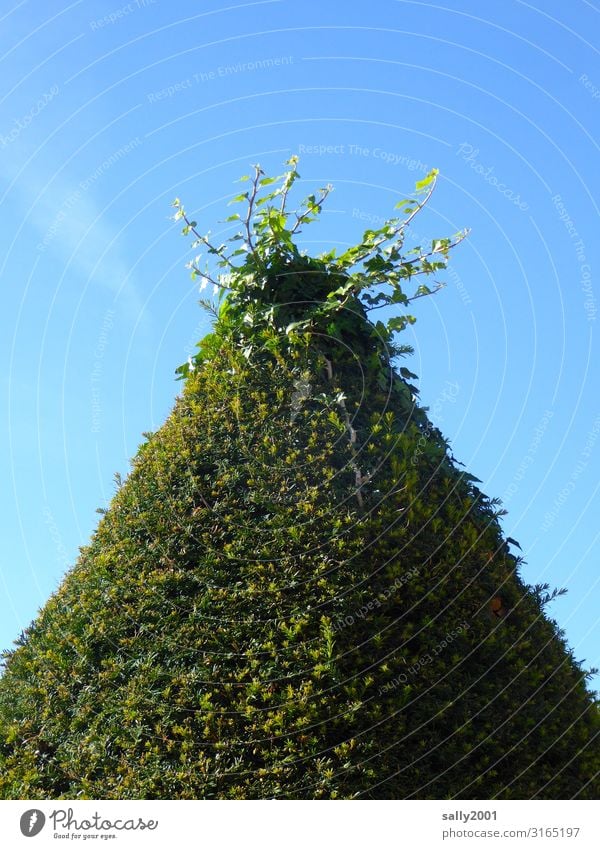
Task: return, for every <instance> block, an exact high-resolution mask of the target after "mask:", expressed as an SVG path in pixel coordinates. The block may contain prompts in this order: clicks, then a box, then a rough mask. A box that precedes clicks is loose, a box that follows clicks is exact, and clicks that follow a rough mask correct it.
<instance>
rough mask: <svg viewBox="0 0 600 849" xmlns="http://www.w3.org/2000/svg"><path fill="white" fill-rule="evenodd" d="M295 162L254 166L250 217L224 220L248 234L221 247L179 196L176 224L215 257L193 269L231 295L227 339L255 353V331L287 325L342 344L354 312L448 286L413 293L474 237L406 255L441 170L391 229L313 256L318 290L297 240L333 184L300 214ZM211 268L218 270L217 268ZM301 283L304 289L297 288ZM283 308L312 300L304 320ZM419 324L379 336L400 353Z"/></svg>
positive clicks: (367, 331) (396, 320)
mask: <svg viewBox="0 0 600 849" xmlns="http://www.w3.org/2000/svg"><path fill="white" fill-rule="evenodd" d="M286 165H287V166H288V169H287V170H286V171H285V172H284V173H283V174H280V175H279V176H276V177H270V176H267V175H265V173H264V171H263V170H262V169H261V167H260V166H259V165H254V166H253V168H254V175H253V176H250V175H247V174H246V175H244V176H243V177H241V178H240V182H243V183H250V185H249V186H248V188H247V190H246V191H243V192H240V193H239V194H237V195H235V196H234V197H233V198H232V199H231V201H230V202H229V203H230V204H237V203H242V204H245V206H246V212H245V213H234V214H233V215H230V216H228V217H227V218H226V219H225V222H224V223H226V224H230V223H239V226H240V228H241V229H240V230H238V231H237V232H236V233H234V234H233V235H232V236H230V237H228V238H227V240H226V241H225V242H224V243H222V244H220V245H216V244H214V243H213V242H212V240H211V238H210V233H207V234H206V235H202V234H200V233H199V232H198V231H197V223H196V221H193V220H190V218H189V217H188V216H187V214H186V212H185V210H184V208H183V206H182V204H181V201H180V200H179V198H176V199H175V200H174V201H173V206H174V207H175V209H176V212H175V215H174V216H173V220H175V221H180V220H181V221H183V224H184V226H183V228H182V233H183V235H185V236H189V235H190V234H191V235H193V236H194V241H193V243H192V247H193V248H195V247H198V246H202V247H203V248H204V251H205V254H206V264H205V266H204V267H203V268H200V265H199V263H200V259H201V256H200V255H199V256H197V257H196V258H195V259H194V260H192V261H191V262H189V263H188V267H189V268H190V270H191V272H192V278H193V279H196V278H199V279H200V288H201V289H202V288H204V287H205V286H207V285H208V284H209V283H212V285H213V293H217V292H221V294H223V293H224V292H225V291H227V292H228V293H229V295H228V305H229V311H228V313H227V321H225V317H224V316H221V315H219V319H218V323H219V332H220V333H221V334H224V335H227V334H228V333H233V334H238V336H239V342H240V344H243V346H244V350H245V351H247V352H251V351H252V350H253V347H254V343H253V341H252V338H251V336H252V332H258V331H259V329H260V330H261V332H262V330H264V329H265V328H266V327H272V328H277V329H278V330H279V332H282V333H284V335H285V336H286V337H288V339H289V338H290V335H293V334H295V333H296V332H302V331H309V332H315V333H317V334H318V333H319V332H326V333H327V334H329V335H330V336H331V337H333V338H334V339H339V340H341V339H343V338H344V334H347V333H348V328H347V324H348V323H347V322H346V321H345V314H346V313H347V311H348V309H350V308H351V307H352V305H359V307H360V310H361V311H362V314H363V315H364V312H365V311H366V312H367V313H368V312H369V311H370V310H374V309H380V308H383V307H392V306H396V307H397V306H400V307H406V306H407V305H408V304H409V303H410V302H411V301H412V300H414V299H416V298H420V297H424V296H426V295H431V294H434V293H435V292H437V291H438V290H439V289H440V288H442V285H443V284H440V283H436V285H435V286H434V287H429V286H427V285H425V284H424V283H421V284H420V285H418V286H417V288H416V290H414V291H413V293H412V294H410V293H407V292H406V291H405V289H406V286H407V283H411V284H412V278H413V277H416V276H419V275H423V276H428V275H431V274H435V273H436V272H437V271H441V270H443V269H445V267H446V263H447V259H448V254H449V251H450V250H451V248H452V247H454V246H455V245H457V244H458V243H459V242H460V241H462V239H463V238H464V237H465V236H466V232H461V233H457V234H455V236H453V237H451V238H441V239H432V241H431V247H430V248H428V249H422V248H421V247H420V246H419V247H418V248H412V249H410V250H408V251H404V250H403V245H404V239H405V235H406V230H407V227H408V226H409V225H410V223H411V221H412V219H413V218H414V217H415V215H417V213H418V212H420V211H421V210H422V209H423V208H424V206H425V205H426V204H427V202H428V200H429V198H430V197H431V194H432V192H433V190H434V188H435V185H436V181H437V177H438V171H437V169H435V168H434V169H432V170H431V171H430V172H429V174H427V176H426V177H425V178H424V179H422V180H419V181H418V182H417V183H416V185H415V192H416V195H417V196H418V195H423V197H422V198H420V199H419V198H418V197H417V198H412V199H403V200H400V201H399V202H398V203H397V204H396V209H401V210H402V212H403V214H404V216H406V217H404V218H397V217H396V218H390V219H388V220H387V221H385V223H384V224H383V226H382V227H379V228H369V229H367V230H365V232H364V233H363V236H362V239H361V240H360V241H359V242H358V243H357V244H355V245H353V246H351V247H350V248H347V249H346V250H345V251H343V252H342V253H341V254H340V255H339V256H338V255H336V251H335V250H331V251H327V252H325V253H322V254H321V255H320V256H319V257H318V258H316V259H313V260H311V259H308V258H307V261H308V262H309V263H310V264H311V265H310V274H311V275H317V277H318V280H319V281H321V282H320V283H319V285H318V286H315V285H312V284H313V283H314V280H315V277H313V280H312V281H311V283H310V284H309V283H308V281H307V279H306V278H305V277H304V276H303V274H301V273H299V268H301V267H303V266H302V263H301V260H303V259H304V257H303V255H302V254H301V253H300V252H299V250H298V248H297V246H296V244H295V237H296V235H297V234H299V233H300V232H301V231H302V228H303V227H304V226H305V225H307V224H310V223H312V222H313V221H314V220H315V219H316V218H318V217H319V215H320V214H321V212H322V209H323V204H324V202H325V200H326V199H327V197H328V195H329V194H330V193H331V191H332V186H331V185H329V184H328V185H326V186H324V187H322V188H320V189H318V190H317V191H316V192H313V193H311V194H309V195H308V197H306V198H305V199H304V200H303V201H302V202H301V203H300V205H299V206H298V207H297V208H296V209H295V210H293V211H292V210H290V209H289V208H288V199H289V193H290V191H291V190H292V188H293V186H294V183H295V182H296V180H297V179H298V178H299V174H298V170H297V165H298V157H297V156H292V157H290V159H289V160H288V161H287V162H286ZM211 263H212V264H213V266H214V265H216V269H214V270H213V267H211ZM220 269H224V270H225V272H226V273H223V272H222V271H220ZM293 275H296V277H295V278H294V277H293ZM294 279H295V281H296V282H295V286H294V285H292V284H291V283H290V280H292V281H293V280H294ZM280 302H281V303H288V304H294V303H304V304H305V307H304V313H305V314H304V315H303V316H302V315H298V314H297V313H298V309H295V310H292V312H293V313H294V314H292V315H290V316H289V318H287V320H285V317H283V316H282V309H283V307H279V306H277V305H278V304H279V303H280ZM250 305H251V306H252V309H251V310H250V311H249V306H250ZM275 307H277V308H275ZM288 311H289V310H288ZM284 312H285V311H284ZM249 314H251V315H252V316H253V320H252V322H251V324H250V325H249V324H248V322H247V321H244V320H242V319H241V318H240V317H241V316H244V315H246V316H247V315H249ZM290 318H291V319H292V320H290ZM414 321H415V318H414V317H413V316H410V315H405V316H392V317H391V318H388V319H387V320H386V321H379V322H378V323H377V327H378V328H379V330H378V331H377V334H375V335H377V336H378V337H379V338H380V339H384V340H385V342H386V344H387V345H388V352H389V353H390V354H391V355H394V356H395V355H397V353H398V352H399V351H400V352H404V351H407V350H410V349H409V348H408V346H404V348H394V347H393V346H392V345H391V337H392V334H394V333H396V332H400V331H402V330H404V329H405V328H406V327H407V326H408V325H410V324H413V323H414ZM362 323H363V335H364V336H366V337H368V336H373V335H374V330H375V325H373V324H372V323H371V322H369V321H368V320H367V319H364V318H363V320H362ZM381 328H383V330H382V329H381ZM353 332H354V333H355V332H356V329H354V331H353ZM240 334H241V335H240ZM177 373H178V374H179V375H180V376H181V377H186V376H188V374H189V364H188V365H187V366H186V365H184V366H181V367H180V369H178V370H177Z"/></svg>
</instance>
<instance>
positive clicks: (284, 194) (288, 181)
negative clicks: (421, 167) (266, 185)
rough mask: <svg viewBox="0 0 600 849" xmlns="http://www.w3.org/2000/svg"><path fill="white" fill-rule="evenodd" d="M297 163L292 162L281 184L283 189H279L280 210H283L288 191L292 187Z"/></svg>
mask: <svg viewBox="0 0 600 849" xmlns="http://www.w3.org/2000/svg"><path fill="white" fill-rule="evenodd" d="M296 167H297V163H296V162H294V164H293V166H292V169H291V171H289V172H288V173H287V174H286V180H285V182H284V184H283V189H282V191H281V206H280V207H279V211H280V212H285V204H286V201H287V196H288V192H289V190H290V189H291V187H292V184H293V182H294V176H293V175H294V174H295V173H296Z"/></svg>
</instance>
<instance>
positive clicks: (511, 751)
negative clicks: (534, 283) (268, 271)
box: [0, 324, 600, 799]
mask: <svg viewBox="0 0 600 849" xmlns="http://www.w3.org/2000/svg"><path fill="white" fill-rule="evenodd" d="M261 333H262V336H260V334H261ZM256 334H257V337H256V338H257V339H258V340H259V341H262V342H263V343H264V344H263V345H256V346H255V348H254V350H253V351H252V352H251V353H250V354H249V353H248V352H247V351H246V352H244V351H243V350H242V348H241V347H240V345H238V344H236V341H235V339H234V338H233V337H232V336H231V335H227V334H226V333H222V334H220V333H219V325H218V324H217V328H216V330H215V332H214V333H213V334H211V335H210V336H209V337H208V338H207V339H206V340H205V341H204V343H203V348H202V351H203V353H204V354H205V358H204V360H202V362H201V363H200V364H199V365H198V366H197V368H196V369H195V370H194V371H193V372H192V373H191V374H190V376H189V378H188V380H187V381H186V383H185V386H184V390H183V393H182V396H181V397H180V398H179V399H178V400H177V403H176V406H175V408H174V410H173V412H172V414H171V415H170V417H169V418H168V420H167V421H166V423H165V424H164V426H163V427H162V428H160V430H159V431H157V432H156V433H155V434H153V435H151V436H150V437H149V438H148V440H147V441H146V442H145V443H144V444H143V445H141V446H140V449H139V451H138V454H137V456H136V457H135V459H134V461H133V466H132V471H131V473H130V475H129V477H128V478H127V480H126V481H125V482H124V483H123V485H122V486H121V487H120V488H119V490H118V491H117V492H116V494H115V496H114V498H113V500H112V503H111V505H110V508H109V510H108V511H107V512H106V514H105V515H104V516H103V517H102V519H101V520H100V522H99V525H98V528H97V531H96V532H95V534H94V535H93V538H92V540H91V542H90V544H89V546H88V547H86V548H84V549H82V550H81V555H80V557H79V559H78V561H77V563H76V565H75V566H74V568H73V569H72V570H71V571H70V572H69V573H68V574H67V576H66V577H65V579H64V581H63V583H62V585H61V587H60V588H59V590H58V591H57V592H56V593H55V594H54V595H53V596H52V597H51V598H50V600H49V601H48V603H47V604H46V606H45V607H44V609H43V610H42V611H41V613H40V615H39V617H38V618H37V619H36V620H35V622H34V623H33V624H32V625H31V627H30V628H29V629H28V631H27V632H26V634H25V636H24V638H23V639H22V640H20V641H19V642H20V645H18V646H17V647H16V649H15V650H14V651H12V652H9V653H7V656H6V658H5V667H6V668H5V672H4V675H3V677H2V679H1V680H0V796H1V797H2V798H4V799H15V798H30V799H72V798H96V799H154V798H173V799H199V798H219V799H225V798H227V799H229V798H235V799H256V798H271V797H275V798H287V799H298V798H310V799H332V798H339V799H352V798H371V799H390V798H396V799H397V798H419V799H427V798H445V799H450V798H461V799H477V798H481V799H487V798H500V799H529V798H550V799H553V798H571V797H576V798H579V799H592V798H597V796H598V791H599V790H600V785H599V782H598V778H597V775H598V770H599V769H600V749H599V745H598V736H597V735H598V731H599V730H600V724H599V713H598V703H597V702H596V700H595V698H594V697H593V695H592V694H590V692H589V691H588V690H587V689H586V683H585V679H586V672H585V671H584V670H582V668H581V666H580V664H579V663H577V662H576V661H575V660H574V658H573V655H572V653H571V651H570V650H569V648H568V647H567V645H566V643H565V641H564V637H563V634H562V633H561V632H560V631H559V629H558V627H557V625H556V624H555V623H554V622H553V621H552V620H551V619H549V618H548V617H547V616H546V615H545V613H544V609H543V608H544V599H543V598H542V593H541V592H540V591H539V590H537V591H534V590H533V589H532V588H530V587H528V586H527V585H526V584H525V583H524V582H523V580H522V578H521V577H520V575H519V559H518V558H516V557H514V556H513V555H512V554H511V553H510V551H509V548H508V545H507V543H506V541H505V540H504V538H503V536H502V533H501V529H500V525H499V522H498V516H499V515H500V513H501V511H499V510H498V508H497V502H496V501H492V500H490V499H488V498H487V497H486V496H485V495H483V493H481V492H480V490H479V489H478V488H477V487H476V486H475V485H474V482H473V479H472V478H471V477H470V476H469V475H466V474H464V473H463V472H461V471H460V470H459V469H458V467H457V465H456V464H455V462H454V460H453V458H452V457H451V455H450V453H449V450H448V445H447V443H446V442H445V440H444V439H443V437H442V435H441V433H440V432H439V431H438V430H437V429H436V428H435V427H433V425H432V424H431V423H430V421H429V419H428V417H427V414H426V410H425V409H423V408H420V407H419V406H418V405H416V404H415V402H414V397H413V394H412V392H411V388H410V386H409V384H408V383H407V381H406V380H405V379H404V378H403V377H402V376H401V375H400V374H399V373H398V372H397V371H393V370H392V371H390V384H389V385H388V386H383V385H379V384H380V383H381V381H377V380H376V379H375V378H374V377H373V376H372V374H371V372H370V371H369V369H368V368H364V363H365V357H368V352H367V353H366V352H364V351H362V352H361V358H360V361H359V360H357V359H356V358H354V357H353V356H352V354H351V353H350V354H344V355H342V351H347V350H349V349H346V348H345V347H344V344H345V343H344V339H340V340H336V342H335V343H334V344H333V347H332V348H330V349H329V350H324V349H323V346H321V348H319V345H314V344H309V343H308V342H307V341H306V339H307V338H308V337H302V339H300V340H298V341H297V344H294V345H292V344H291V343H290V342H289V339H287V337H281V336H277V334H275V333H272V332H271V331H267V330H262V331H259V330H257V331H256ZM259 337H260V338H259ZM336 344H337V345H338V349H339V351H338V354H339V355H337V356H336V354H335V350H334V348H335V345H336ZM365 344H367V342H365ZM369 344H370V343H369ZM355 347H356V342H355V341H354V342H352V349H353V350H355ZM332 363H333V366H332ZM340 392H343V396H340V394H339V393H340ZM353 431H354V434H355V436H356V439H355V440H354V441H353V440H352V432H353ZM357 470H358V473H359V474H360V475H361V477H360V478H357Z"/></svg>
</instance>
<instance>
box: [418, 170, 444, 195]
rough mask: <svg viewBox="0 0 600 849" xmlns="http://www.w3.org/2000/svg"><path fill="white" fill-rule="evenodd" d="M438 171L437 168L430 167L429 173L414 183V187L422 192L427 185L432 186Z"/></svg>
mask: <svg viewBox="0 0 600 849" xmlns="http://www.w3.org/2000/svg"><path fill="white" fill-rule="evenodd" d="M439 173H440V172H439V171H438V169H437V168H432V169H431V171H430V172H429V174H427V176H426V177H424V178H423V179H422V180H418V181H417V182H416V183H415V188H416V190H417V191H418V192H422V191H424V190H425V189H427V188H428V187H429V186H431V187H433V186H434V185H435V181H436V179H437V176H438V174H439Z"/></svg>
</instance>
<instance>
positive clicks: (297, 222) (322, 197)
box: [290, 186, 332, 235]
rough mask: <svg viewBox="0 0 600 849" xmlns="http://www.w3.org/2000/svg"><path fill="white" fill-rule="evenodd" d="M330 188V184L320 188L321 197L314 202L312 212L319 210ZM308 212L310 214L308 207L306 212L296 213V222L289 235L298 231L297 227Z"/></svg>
mask: <svg viewBox="0 0 600 849" xmlns="http://www.w3.org/2000/svg"><path fill="white" fill-rule="evenodd" d="M331 188H332V187H331V186H325V188H324V189H321V197H320V198H319V200H318V201H317V202H316V203H315V206H314V209H313V210H312V211H313V212H315V211H316V210H318V211H319V212H320V211H321V207H322V206H323V203H324V201H325V199H326V198H327V195H328V194H329V193H330V192H331ZM309 214H310V212H309V210H308V209H307V210H306V212H305V213H304V214H303V215H298V213H296V223H295V224H294V226H293V227H292V229H291V230H290V235H293V234H294V233H297V232H298V227H299V226H300V224H301V223H302V222H303V221H304V220H305V219H306V217H307V215H309Z"/></svg>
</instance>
